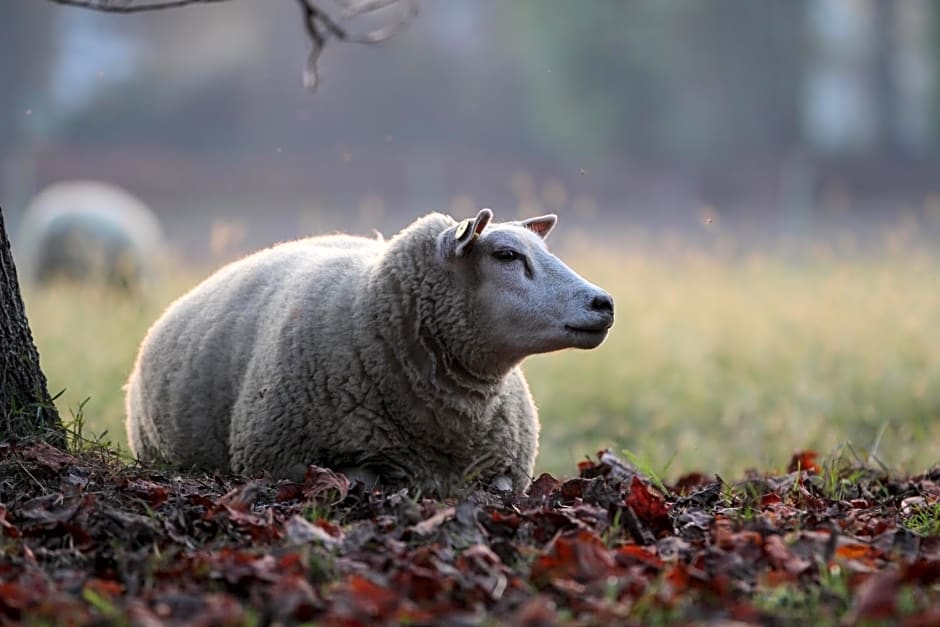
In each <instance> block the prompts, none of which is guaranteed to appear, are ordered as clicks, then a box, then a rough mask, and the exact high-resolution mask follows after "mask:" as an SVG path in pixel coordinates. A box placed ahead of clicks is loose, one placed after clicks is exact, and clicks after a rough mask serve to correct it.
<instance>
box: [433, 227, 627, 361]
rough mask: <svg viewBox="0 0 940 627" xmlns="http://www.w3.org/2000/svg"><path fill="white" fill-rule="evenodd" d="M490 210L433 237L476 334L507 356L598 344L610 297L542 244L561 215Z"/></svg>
mask: <svg viewBox="0 0 940 627" xmlns="http://www.w3.org/2000/svg"><path fill="white" fill-rule="evenodd" d="M492 217H493V212H492V211H490V210H489V209H483V210H481V211H480V212H479V213H478V214H477V216H476V217H475V218H470V219H467V220H463V221H462V222H458V223H457V224H456V225H454V226H452V227H450V228H448V229H446V230H445V231H444V232H443V233H442V234H441V235H440V237H439V238H438V242H439V249H440V251H441V253H442V258H443V260H444V263H445V264H447V265H448V266H449V269H450V270H451V271H452V276H454V277H455V279H454V280H455V282H456V285H455V286H454V289H459V290H462V291H463V292H464V294H465V299H466V300H465V302H466V303H467V305H468V307H469V309H470V310H471V313H472V316H473V325H474V326H475V327H476V329H477V331H476V332H477V334H478V337H480V338H482V339H481V341H485V342H486V343H487V344H488V345H489V351H488V352H490V353H491V354H499V355H500V356H501V357H505V358H506V359H508V360H518V359H521V358H523V357H525V356H526V355H532V354H535V353H545V352H549V351H555V350H559V349H563V348H595V347H597V346H598V345H599V344H600V343H601V342H603V341H604V338H605V337H607V332H608V330H609V329H610V327H611V325H612V324H613V321H614V302H613V299H612V298H611V297H610V295H609V294H608V293H607V292H605V291H604V290H602V289H600V288H599V287H597V286H596V285H593V284H591V283H589V282H588V281H585V280H584V279H583V278H581V277H580V276H578V275H577V274H576V273H575V272H574V271H573V270H572V269H571V268H569V267H568V266H567V265H565V264H564V263H563V262H562V261H561V260H560V259H559V258H558V257H556V256H555V255H553V254H551V253H550V252H549V251H548V248H546V246H545V241H544V240H545V237H547V236H548V234H549V233H550V232H551V230H552V228H554V226H555V223H556V222H557V220H558V218H557V216H555V215H545V216H540V217H537V218H530V219H528V220H523V221H521V222H503V223H492V222H490V220H491V219H492Z"/></svg>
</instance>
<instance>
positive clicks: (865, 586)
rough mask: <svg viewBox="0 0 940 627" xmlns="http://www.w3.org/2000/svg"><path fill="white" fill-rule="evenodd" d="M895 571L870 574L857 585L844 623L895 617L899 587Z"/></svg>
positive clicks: (852, 623) (850, 623) (849, 623)
mask: <svg viewBox="0 0 940 627" xmlns="http://www.w3.org/2000/svg"><path fill="white" fill-rule="evenodd" d="M899 584H900V581H899V579H898V576H897V572H895V571H888V572H881V573H878V574H875V575H872V576H871V577H869V578H868V579H866V580H865V581H864V582H862V584H861V585H860V586H859V587H858V591H857V593H856V595H855V602H854V603H853V604H852V609H851V611H850V612H849V615H848V616H846V617H845V621H844V622H845V624H848V625H855V624H858V623H860V622H862V621H873V620H883V619H888V618H893V617H895V611H896V610H897V597H898V591H899V588H900V585H899Z"/></svg>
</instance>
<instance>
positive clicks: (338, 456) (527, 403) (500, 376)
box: [126, 209, 613, 493]
mask: <svg viewBox="0 0 940 627" xmlns="http://www.w3.org/2000/svg"><path fill="white" fill-rule="evenodd" d="M492 215H493V214H492V212H491V211H490V210H489V209H483V210H482V211H480V212H479V214H478V215H477V216H476V218H475V219H468V220H464V221H462V222H460V223H459V224H457V223H455V222H454V220H453V219H452V218H450V217H448V216H444V215H441V214H430V215H427V216H425V217H423V218H420V219H419V220H417V221H416V222H414V223H413V224H411V225H410V226H408V227H407V228H405V229H404V230H403V231H402V232H401V233H399V234H398V235H397V236H395V237H394V238H392V239H391V240H389V241H382V240H373V239H365V238H360V237H351V236H343V235H334V236H326V237H313V238H309V239H302V240H298V241H294V242H289V243H285V244H280V245H277V246H274V247H273V248H269V249H267V250H263V251H261V252H258V253H255V254H253V255H251V256H249V257H246V258H244V259H242V260H240V261H237V262H235V263H232V264H229V265H228V266H226V267H224V268H222V269H221V270H219V271H218V272H217V273H216V274H214V275H213V276H211V277H210V278H209V279H207V280H206V281H205V282H203V283H202V284H201V285H199V286H197V287H196V288H194V289H193V290H192V291H191V292H189V293H188V294H186V295H185V296H183V297H181V298H180V299H179V300H177V301H176V302H175V303H173V304H172V305H171V306H170V307H169V309H167V311H166V313H164V314H163V316H162V317H161V318H160V319H159V320H158V321H157V322H156V323H155V324H154V325H153V327H152V328H151V329H150V331H149V332H148V334H147V336H146V338H145V339H144V341H143V344H142V346H141V348H140V353H139V355H138V358H137V363H136V365H135V366H134V370H133V372H132V373H131V375H130V379H129V381H128V384H127V388H126V389H127V398H126V403H127V430H128V436H129V440H130V445H131V448H132V450H133V452H134V453H135V454H136V455H137V456H138V457H139V458H140V459H141V460H142V461H144V462H162V463H169V464H171V465H174V466H182V467H199V468H203V469H213V470H222V471H234V472H236V473H241V474H247V475H251V474H257V473H270V474H271V475H273V476H275V477H288V478H294V479H298V478H300V477H303V475H304V470H305V468H306V466H307V465H308V464H311V463H316V464H318V465H321V466H329V467H332V468H334V469H338V470H340V471H343V472H346V473H347V474H351V475H352V476H354V477H370V478H377V479H378V481H380V482H381V483H382V484H383V485H387V486H400V485H409V486H416V487H418V488H421V489H423V490H430V491H437V492H439V493H450V492H453V491H455V490H456V489H458V488H459V487H460V486H461V485H465V484H466V481H467V480H468V479H477V480H479V481H482V482H485V483H489V484H495V485H496V486H497V487H501V488H503V489H507V488H509V487H512V488H515V489H517V490H520V489H523V488H524V487H525V486H526V485H527V484H528V482H529V480H530V478H531V473H532V470H533V465H534V463H535V456H536V452H537V450H538V431H539V422H538V414H537V411H536V408H535V404H534V403H533V401H532V397H531V395H530V394H529V389H528V386H527V385H526V381H525V379H524V378H523V375H522V371H521V370H520V368H519V364H520V362H521V361H522V360H523V358H525V357H526V356H528V355H532V354H535V353H544V352H548V351H554V350H559V349H563V348H569V347H577V348H594V347H596V346H598V345H599V344H600V343H601V342H602V341H603V340H604V338H605V337H606V335H607V331H608V329H609V328H610V326H611V324H612V323H613V301H612V300H611V298H610V296H609V295H608V294H607V293H606V292H604V291H603V290H601V289H599V288H598V287H596V286H594V285H592V284H591V283H588V282H587V281H585V280H584V279H582V278H581V277H579V276H578V275H577V274H575V273H574V272H573V271H572V270H571V269H570V268H568V267H567V266H566V265H565V264H564V263H562V261H561V260H559V259H558V258H557V257H555V256H554V255H552V254H551V253H549V252H548V250H547V249H546V247H545V244H544V243H543V241H542V240H543V238H544V237H545V236H546V235H547V234H548V232H549V231H550V230H551V229H552V227H553V226H554V225H555V221H556V217H555V216H554V215H548V216H543V217H538V218H531V219H529V220H525V221H522V222H508V223H501V224H489V222H490V219H491V218H492Z"/></svg>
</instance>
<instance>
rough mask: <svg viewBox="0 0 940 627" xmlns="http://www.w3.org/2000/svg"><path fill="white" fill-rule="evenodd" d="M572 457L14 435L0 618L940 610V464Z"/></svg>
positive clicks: (236, 621)
mask: <svg viewBox="0 0 940 627" xmlns="http://www.w3.org/2000/svg"><path fill="white" fill-rule="evenodd" d="M578 473H579V476H578V477H576V478H572V479H568V480H557V479H555V478H553V477H551V476H549V475H547V474H543V475H541V476H540V477H538V478H537V479H536V480H535V481H534V482H533V483H532V485H531V486H530V487H529V489H528V491H527V492H526V494H524V495H510V494H492V493H487V492H483V491H478V492H474V493H469V494H468V495H467V496H466V497H465V498H460V499H449V500H443V501H442V500H435V499H432V498H424V497H421V496H416V495H414V494H409V493H408V492H407V491H397V492H381V491H372V492H370V491H366V490H365V489H364V488H363V487H362V485H361V484H355V485H353V486H350V485H349V483H348V481H347V480H346V478H345V477H343V476H341V475H336V474H334V473H332V472H331V471H329V470H326V469H321V468H317V467H313V466H312V467H310V469H309V471H308V473H307V477H306V479H305V481H304V482H303V483H290V482H283V481H282V482H273V481H268V480H235V479H232V478H225V477H218V476H206V475H202V476H192V475H181V474H176V473H172V472H166V471H161V470H153V469H146V468H140V467H136V466H126V465H123V464H122V463H120V462H119V461H118V460H117V458H116V457H115V456H114V455H113V454H111V453H109V452H107V451H106V450H104V449H101V450H92V451H90V452H86V453H82V454H80V455H72V454H69V453H65V452H63V451H59V450H57V449H55V448H52V447H50V446H48V445H45V444H42V443H39V444H36V443H33V444H27V443H18V444H10V443H8V444H2V445H0V555H2V558H0V623H2V624H11V623H33V624H49V623H52V624H128V623H131V624H142V625H165V624H188V625H229V624H231V625H240V624H246V623H247V624H271V623H274V624H294V623H302V622H312V623H316V624H320V625H370V624H382V623H393V624H395V623H406V624H418V625H423V624H435V625H437V624H445V625H473V624H480V623H483V624H512V625H553V624H586V625H595V624H605V625H606V624H627V625H629V624H636V625H645V624H667V623H685V624H689V623H692V624H696V623H697V624H723V623H724V624H727V623H729V622H735V623H736V624H760V625H775V624H781V625H783V624H792V623H795V622H804V623H807V624H858V623H863V624H879V623H890V624H907V625H937V624H940V536H938V534H940V522H938V521H940V504H938V499H940V468H937V469H934V470H933V471H932V472H929V473H926V474H923V475H919V476H914V477H892V476H889V475H888V474H887V473H885V472H883V471H879V470H875V469H872V468H870V467H867V466H863V465H859V464H853V463H845V462H844V460H843V459H842V458H841V457H840V458H839V459H833V460H831V461H830V462H829V463H826V464H821V465H820V464H818V463H817V461H816V458H815V455H814V454H813V453H810V452H805V453H801V454H798V455H795V456H794V458H793V461H792V463H791V467H790V469H789V472H788V474H785V475H782V476H764V475H758V474H757V473H751V474H750V475H749V476H747V477H746V478H744V479H743V480H740V481H736V482H733V483H728V482H725V481H723V480H722V479H721V478H718V477H714V476H712V477H707V476H704V475H697V474H693V475H687V476H685V477H682V478H681V479H680V480H679V481H678V482H677V483H676V484H675V485H672V486H665V485H663V484H662V483H661V482H660V481H659V480H658V479H656V478H655V477H647V476H644V475H643V474H642V473H640V472H638V471H637V470H635V469H633V468H632V467H630V466H629V465H628V464H626V463H625V462H623V461H621V460H620V459H618V458H617V457H615V456H613V455H611V454H610V453H608V452H602V453H599V454H598V459H597V461H585V462H582V463H581V464H579V467H578ZM654 485H655V486H658V489H657V488H656V487H654Z"/></svg>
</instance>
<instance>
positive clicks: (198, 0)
mask: <svg viewBox="0 0 940 627" xmlns="http://www.w3.org/2000/svg"><path fill="white" fill-rule="evenodd" d="M49 1H50V2H54V3H55V4H61V5H64V6H68V7H78V8H80V9H89V10H92V11H100V12H102V13H143V12H144V11H162V10H163V9H175V8H177V7H184V6H187V5H190V4H214V3H217V2H228V0H162V1H161V0H156V1H154V2H143V3H140V4H132V3H131V2H128V1H127V0H123V1H122V0H49Z"/></svg>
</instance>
